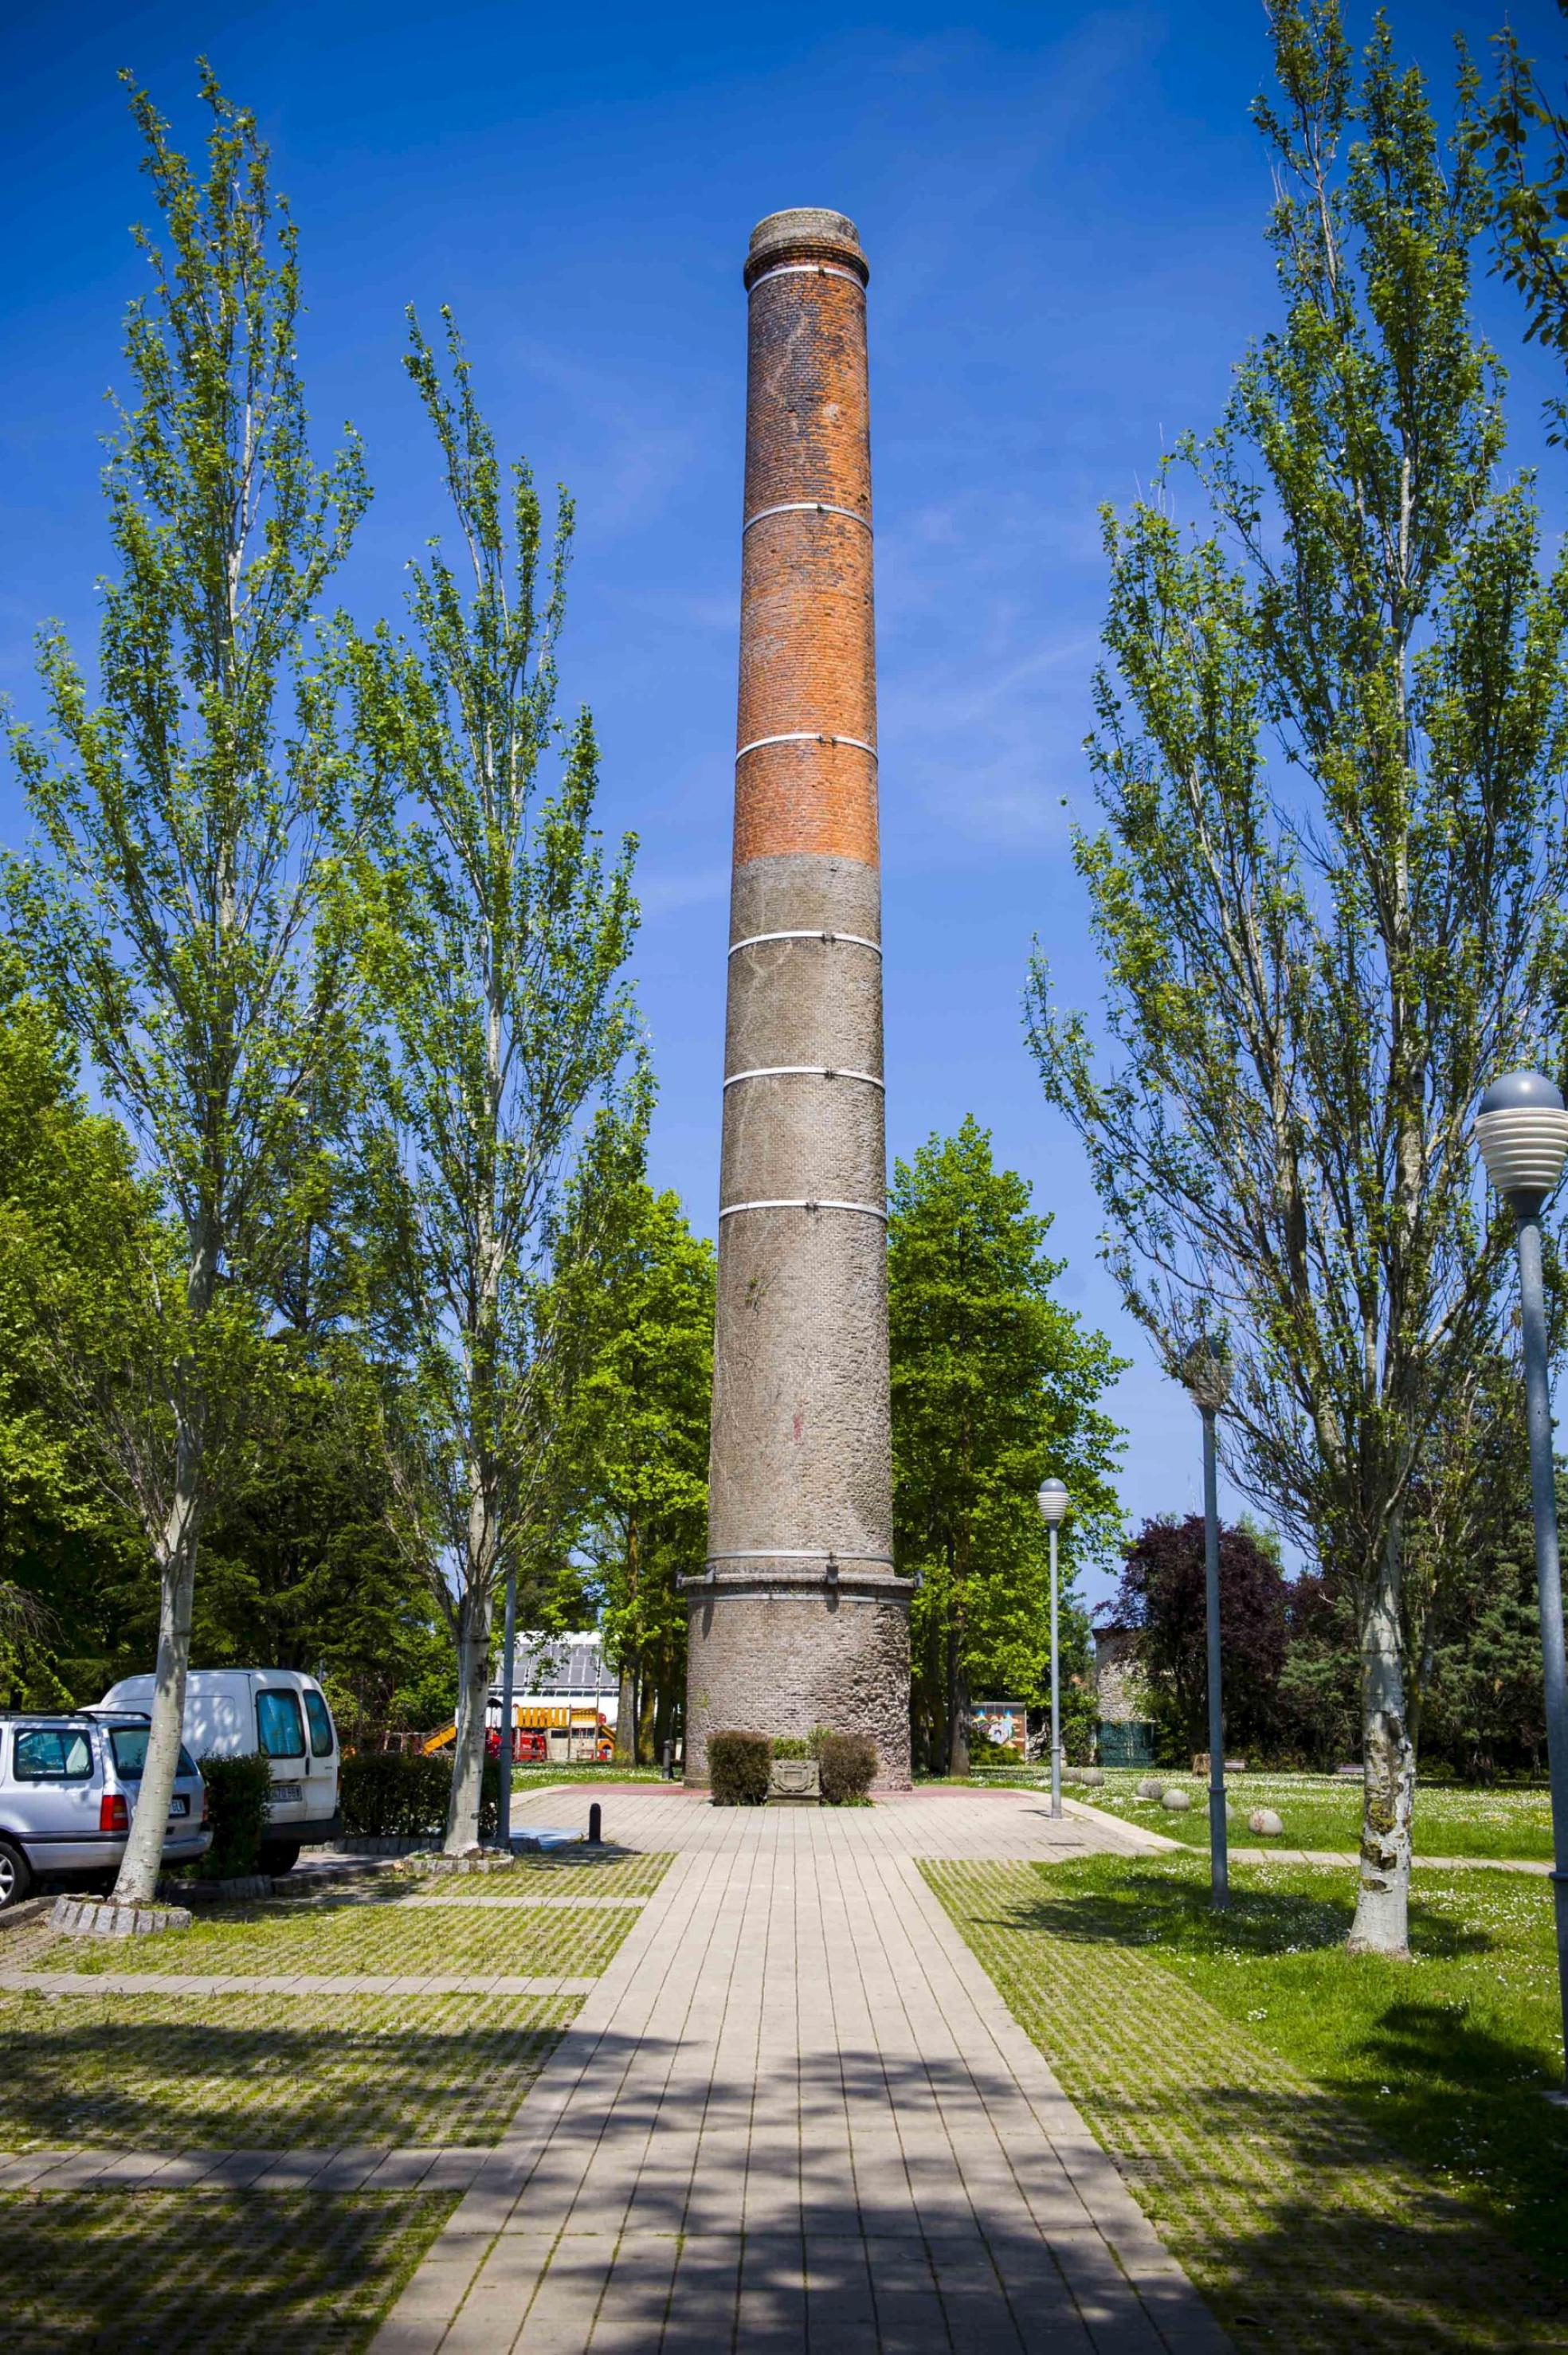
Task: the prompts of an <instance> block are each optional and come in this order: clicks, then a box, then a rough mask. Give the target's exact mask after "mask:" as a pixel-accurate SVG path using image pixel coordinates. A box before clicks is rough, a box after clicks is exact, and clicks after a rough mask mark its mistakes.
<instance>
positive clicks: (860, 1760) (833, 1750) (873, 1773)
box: [816, 1733, 878, 1807]
mask: <svg viewBox="0 0 1568 2355" xmlns="http://www.w3.org/2000/svg"><path fill="white" fill-rule="evenodd" d="M816 1763H817V1765H818V1767H819V1768H820V1770H821V1774H822V1796H823V1798H824V1800H825V1801H826V1803H827V1806H830V1807H842V1806H853V1805H854V1803H855V1802H856V1801H857V1800H859V1799H863V1798H865V1797H866V1796H867V1794H868V1793H869V1790H870V1787H871V1785H872V1784H873V1783H874V1782H875V1781H876V1779H877V1764H878V1760H877V1745H876V1743H875V1742H872V1741H870V1740H869V1738H868V1737H867V1735H865V1734H863V1733H824V1734H822V1735H821V1736H820V1737H819V1738H818V1741H817V1744H816Z"/></svg>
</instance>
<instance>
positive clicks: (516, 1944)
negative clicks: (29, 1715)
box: [26, 1874, 637, 1978]
mask: <svg viewBox="0 0 1568 2355" xmlns="http://www.w3.org/2000/svg"><path fill="white" fill-rule="evenodd" d="M494 1878H495V1879H496V1880H506V1881H510V1880H511V1878H512V1876H511V1875H510V1874H496V1875H495V1876H494ZM480 1881H481V1876H479V1875H478V1874H463V1875H461V1876H454V1877H453V1881H451V1882H445V1881H443V1883H442V1884H441V1891H442V1894H443V1895H445V1894H447V1893H448V1892H449V1891H450V1893H453V1894H457V1893H459V1892H464V1893H465V1892H466V1891H470V1890H472V1889H474V1888H475V1887H476V1886H477V1885H479V1884H480ZM426 1885H427V1886H428V1884H426ZM535 1885H539V1884H535ZM420 1887H421V1884H420V1883H419V1882H417V1881H400V1882H399V1884H398V1885H397V1886H395V1887H394V1886H391V1885H389V1883H387V1882H380V1881H378V1882H377V1883H375V1884H373V1885H372V1886H371V1887H369V1888H368V1889H365V1890H362V1891H361V1890H356V1891H353V1892H352V1893H350V1894H347V1895H344V1896H336V1897H330V1898H320V1899H317V1900H315V1901H314V1902H309V1903H304V1904H302V1903H301V1902H300V1901H299V1900H298V1899H297V1898H286V1899H285V1898H274V1899H272V1901H270V1902H264V1903H261V1904H254V1905H244V1906H232V1907H225V1909H224V1911H223V1913H221V1915H215V1916H214V1917H211V1918H208V1916H206V1915H200V1916H198V1917H197V1920H196V1921H195V1922H194V1923H192V1924H191V1926H190V1928H189V1929H188V1930H165V1931H161V1932H159V1933H158V1934H157V1935H156V1936H154V1937H146V1938H137V1939H134V1940H123V1939H118V1938H114V1939H110V1938H104V1939H96V1938H95V1939H82V1938H60V1939H57V1940H56V1941H55V1943H54V1944H53V1945H49V1946H46V1947H45V1948H44V1949H43V1950H42V1952H41V1953H39V1954H37V1955H36V1956H35V1957H33V1958H32V1959H30V1960H29V1962H28V1963H27V1966H26V1967H27V1968H28V1969H29V1970H42V1971H62V1970H65V1971H76V1972H79V1973H80V1975H81V1976H82V1977H91V1976H95V1975H97V1974H100V1973H102V1972H115V1971H174V1972H193V1973H197V1972H214V1973H217V1972H225V1971H233V1972H237V1973H243V1972H265V1973H267V1974H269V1975H270V1976H272V1977H281V1976H283V1974H285V1973H291V1972H294V1971H304V1972H315V1973H330V1974H337V1973H347V1972H352V1971H378V1972H397V1973H408V1972H424V1971H441V1972H454V1971H465V1972H489V1971H497V1972H505V1973H507V1975H508V1976H515V1977H561V1978H593V1977H597V1976H598V1974H599V1973H600V1972H601V1971H602V1970H603V1969H604V1967H605V1966H606V1965H607V1964H608V1963H609V1961H610V1959H611V1957H612V1956H613V1954H614V1952H615V1950H616V1948H617V1947H618V1946H619V1945H620V1944H621V1941H622V1939H623V1938H624V1936H625V1935H626V1933H627V1932H628V1930H629V1929H630V1928H631V1926H632V1924H633V1923H634V1922H635V1921H636V1919H637V1914H636V1913H635V1911H634V1910H633V1909H632V1908H631V1907H630V1906H626V1907H619V1906H617V1907H609V1906H596V1905H594V1904H593V1903H592V1900H591V1899H590V1898H589V1897H588V1896H587V1894H586V1893H584V1895H583V1901H582V1904H581V1908H577V1907H574V1908H573V1909H572V1910H571V1912H566V1911H563V1910H562V1911H558V1910H556V1909H554V1908H551V1909H550V1910H549V1912H542V1913H528V1912H526V1911H520V1910H519V1911H517V1912H510V1911H508V1912H506V1913H498V1912H497V1913H488V1914H487V1913H485V1910H484V1909H483V1908H482V1907H479V1906H456V1905H451V1906H449V1905H440V1906H432V1905H413V1904H411V1903H410V1902H409V1900H410V1899H411V1897H412V1896H413V1895H414V1894H415V1893H416V1892H417V1891H418V1890H419V1889H420Z"/></svg>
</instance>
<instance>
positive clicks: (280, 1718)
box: [256, 1685, 304, 1758]
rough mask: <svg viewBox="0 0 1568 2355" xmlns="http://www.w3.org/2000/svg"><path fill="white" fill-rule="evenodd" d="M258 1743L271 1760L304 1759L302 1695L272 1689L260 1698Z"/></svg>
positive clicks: (258, 1703) (257, 1698)
mask: <svg viewBox="0 0 1568 2355" xmlns="http://www.w3.org/2000/svg"><path fill="white" fill-rule="evenodd" d="M256 1739H257V1740H258V1742H260V1743H261V1748H262V1751H263V1752H264V1753H265V1754H266V1756H267V1757H269V1758H303V1757H304V1718H303V1717H302V1716H301V1715H300V1704H299V1695H298V1694H297V1693H292V1692H284V1691H281V1690H280V1689H279V1688H278V1687H277V1686H275V1685H274V1686H272V1687H270V1688H269V1689H264V1690H263V1691H261V1692H259V1693H258V1694H257V1695H256Z"/></svg>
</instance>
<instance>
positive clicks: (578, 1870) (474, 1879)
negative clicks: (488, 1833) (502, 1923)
mask: <svg viewBox="0 0 1568 2355" xmlns="http://www.w3.org/2000/svg"><path fill="white" fill-rule="evenodd" d="M668 1870H669V1858H668V1857H667V1856H658V1855H651V1856H642V1855H639V1854H638V1853H637V1852H636V1851H635V1849H613V1848H601V1849H592V1848H562V1849H546V1850H545V1852H544V1853H543V1854H542V1855H539V1856H520V1857H518V1858H517V1860H516V1862H515V1863H512V1864H504V1865H500V1866H498V1867H496V1870H493V1871H490V1872H421V1873H412V1874H411V1876H410V1877H411V1880H412V1881H413V1884H414V1888H415V1890H416V1891H417V1893H418V1894H419V1895H420V1896H421V1897H428V1898H432V1899H440V1898H450V1899H451V1900H452V1901H453V1903H456V1904H463V1905H472V1904H474V1903H475V1902H476V1901H477V1900H479V1899H480V1898H485V1897H495V1898H513V1897H570V1898H571V1899H572V1900H573V1901H574V1902H579V1903H581V1904H583V1905H592V1903H593V1902H594V1900H595V1899H596V1898H600V1897H651V1896H652V1895H653V1893H654V1891H655V1890H656V1888H657V1887H658V1885H659V1883H660V1881H662V1880H663V1879H664V1877H665V1874H666V1873H667V1871H668Z"/></svg>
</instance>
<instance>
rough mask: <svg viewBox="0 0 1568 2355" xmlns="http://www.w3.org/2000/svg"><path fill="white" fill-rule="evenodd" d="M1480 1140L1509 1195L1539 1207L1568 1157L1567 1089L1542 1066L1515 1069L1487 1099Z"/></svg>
mask: <svg viewBox="0 0 1568 2355" xmlns="http://www.w3.org/2000/svg"><path fill="white" fill-rule="evenodd" d="M1476 1142H1477V1145H1478V1146H1480V1148H1481V1159H1482V1160H1483V1161H1484V1162H1485V1164H1486V1167H1487V1175H1488V1177H1489V1178H1490V1179H1491V1181H1492V1184H1493V1185H1494V1186H1495V1187H1496V1188H1497V1189H1498V1192H1499V1194H1500V1195H1501V1196H1502V1197H1503V1199H1504V1200H1505V1201H1508V1202H1512V1203H1513V1204H1514V1205H1515V1206H1516V1207H1517V1208H1518V1209H1525V1210H1533V1209H1539V1208H1540V1206H1541V1203H1542V1202H1543V1201H1544V1200H1545V1199H1546V1197H1547V1196H1548V1194H1550V1193H1551V1192H1552V1190H1553V1188H1555V1186H1556V1184H1557V1181H1558V1179H1559V1178H1560V1177H1562V1175H1563V1163H1564V1162H1565V1161H1568V1111H1565V1110H1564V1109H1563V1092H1562V1090H1561V1089H1560V1088H1559V1087H1557V1086H1556V1085H1555V1084H1554V1083H1553V1082H1552V1081H1551V1080H1549V1079H1547V1078H1546V1076H1545V1074H1544V1073H1543V1072H1541V1071H1509V1073H1508V1075H1507V1076H1506V1078H1504V1079H1500V1080H1494V1081H1493V1082H1492V1084H1491V1086H1490V1087H1489V1088H1488V1090H1487V1092H1486V1093H1485V1095H1484V1096H1483V1097H1482V1098H1481V1103H1480V1111H1479V1113H1478V1114H1477V1120H1476Z"/></svg>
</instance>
